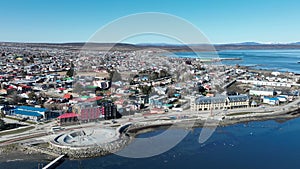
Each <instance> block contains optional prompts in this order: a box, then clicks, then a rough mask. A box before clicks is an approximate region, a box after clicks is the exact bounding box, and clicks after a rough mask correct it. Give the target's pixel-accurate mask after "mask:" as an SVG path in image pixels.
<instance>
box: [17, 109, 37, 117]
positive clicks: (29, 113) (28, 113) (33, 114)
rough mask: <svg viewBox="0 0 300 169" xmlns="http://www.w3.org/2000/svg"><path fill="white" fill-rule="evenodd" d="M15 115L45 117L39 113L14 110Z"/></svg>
mask: <svg viewBox="0 0 300 169" xmlns="http://www.w3.org/2000/svg"><path fill="white" fill-rule="evenodd" d="M14 113H15V114H20V115H25V116H35V117H41V116H43V115H41V114H39V113H37V112H32V111H23V110H18V109H16V110H14Z"/></svg>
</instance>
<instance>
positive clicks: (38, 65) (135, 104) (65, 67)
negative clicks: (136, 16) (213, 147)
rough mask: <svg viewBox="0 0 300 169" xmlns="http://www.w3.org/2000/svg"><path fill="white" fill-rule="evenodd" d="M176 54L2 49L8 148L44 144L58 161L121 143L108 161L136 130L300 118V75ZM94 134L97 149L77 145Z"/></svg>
mask: <svg viewBox="0 0 300 169" xmlns="http://www.w3.org/2000/svg"><path fill="white" fill-rule="evenodd" d="M169 53H172V52H169ZM169 53H168V52H166V51H163V50H158V49H153V48H145V49H142V50H118V49H114V48H113V47H112V48H111V49H110V50H103V49H102V50H99V49H95V47H94V48H93V49H86V48H82V47H76V46H75V47H74V46H72V45H69V46H60V45H57V46H55V45H50V46H47V45H43V46H38V45H27V46H26V45H21V44H2V45H1V47H0V55H1V61H0V70H1V74H0V82H1V89H0V108H1V120H0V129H1V131H0V144H1V145H3V146H4V145H9V144H15V143H20V144H21V145H22V146H27V147H26V149H29V148H28V145H30V146H29V147H31V148H32V147H34V146H32V145H33V144H36V142H38V143H41V142H42V143H43V144H47V145H49V147H50V148H49V147H48V150H49V149H50V152H51V153H54V154H55V153H56V154H58V155H61V154H60V153H59V152H68V153H66V154H68V155H69V156H72V154H73V156H72V157H73V158H80V157H89V155H87V154H84V155H82V154H77V155H74V152H70V151H69V149H70V147H81V146H82V147H90V146H95V147H97V146H99V145H103V144H112V142H118V143H117V145H118V146H110V147H113V148H111V149H109V150H106V151H105V152H110V151H117V148H116V147H118V148H121V147H122V145H123V144H127V143H128V142H130V141H128V140H127V139H122V140H121V143H120V140H119V139H120V138H124V137H125V136H123V135H122V133H124V131H123V130H125V129H124V128H123V127H124V126H126V125H127V126H126V127H128V126H129V125H128V123H130V125H131V126H139V125H141V126H143V127H145V126H147V125H148V126H150V127H151V125H161V124H174V123H176V122H181V121H185V120H187V121H188V120H191V119H195V120H196V121H197V120H200V121H205V120H206V119H208V118H216V119H218V120H220V123H222V121H224V124H225V125H226V122H228V121H230V119H233V120H234V119H240V118H245V119H246V120H249V119H248V118H250V117H257V118H258V119H259V118H260V117H261V116H272V115H274V114H275V115H283V114H290V113H292V112H294V111H297V110H299V95H300V75H299V74H296V73H293V72H279V71H272V70H258V69H252V68H251V67H247V66H240V65H224V64H222V60H226V59H227V60H231V59H240V58H216V57H215V56H214V57H213V58H207V57H205V56H202V54H201V52H198V53H197V54H198V55H199V57H197V58H182V57H176V56H175V57H173V55H174V53H172V55H170V54H169ZM175 54H176V53H175ZM226 120H228V121H226ZM108 127H109V128H110V129H108ZM78 128H79V129H80V130H78V131H77V130H75V129H78ZM99 128H102V129H101V130H99V131H98V129H99ZM111 128H113V129H115V128H118V132H117V133H115V130H111ZM87 133H90V135H92V134H93V136H95V137H96V138H102V139H100V140H98V142H97V144H96V145H95V143H94V142H93V141H81V142H80V143H79V142H77V141H76V137H79V136H80V137H81V136H87V135H89V134H87ZM121 135H122V136H121ZM103 137H104V138H103ZM41 138H42V139H41ZM105 138H106V139H105ZM124 140H125V141H124ZM91 142H93V144H91ZM37 147H38V148H35V149H36V150H37V151H39V150H40V149H41V147H39V146H37ZM61 149H64V150H65V151H64V150H61ZM66 149H68V151H67V150H66ZM112 149H113V150H112ZM48 150H47V151H46V150H45V151H46V152H48V153H49V151H48ZM96 150H97V149H96ZM76 151H77V150H76ZM86 151H87V150H85V152H86ZM89 151H91V152H93V151H92V150H89ZM43 152H44V151H43ZM51 153H50V154H51ZM93 154H94V155H95V154H98V155H103V154H105V153H103V151H100V150H99V151H98V150H97V152H94V153H93Z"/></svg>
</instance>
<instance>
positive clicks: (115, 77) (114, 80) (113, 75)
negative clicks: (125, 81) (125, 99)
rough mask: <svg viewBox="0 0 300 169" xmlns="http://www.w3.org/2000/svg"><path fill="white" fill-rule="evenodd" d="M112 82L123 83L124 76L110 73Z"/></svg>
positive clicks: (116, 72) (113, 72)
mask: <svg viewBox="0 0 300 169" xmlns="http://www.w3.org/2000/svg"><path fill="white" fill-rule="evenodd" d="M110 80H111V81H112V82H117V81H122V76H121V74H120V73H119V72H118V71H111V72H110Z"/></svg>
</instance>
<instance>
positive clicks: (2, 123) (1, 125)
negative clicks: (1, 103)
mask: <svg viewBox="0 0 300 169" xmlns="http://www.w3.org/2000/svg"><path fill="white" fill-rule="evenodd" d="M0 129H1V130H2V129H5V122H4V121H3V120H2V119H0Z"/></svg>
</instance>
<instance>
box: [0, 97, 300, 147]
mask: <svg viewBox="0 0 300 169" xmlns="http://www.w3.org/2000/svg"><path fill="white" fill-rule="evenodd" d="M299 103H300V97H298V98H297V99H296V100H294V101H293V102H291V103H288V104H286V105H283V106H265V107H264V108H262V107H251V108H240V109H231V110H227V111H223V110H213V112H212V114H211V112H210V111H201V112H199V111H197V112H191V111H190V110H185V111H183V112H174V111H170V112H168V113H165V114H153V115H148V116H143V115H142V114H135V115H130V116H124V117H123V118H121V119H118V120H117V121H118V124H125V123H127V122H153V121H162V120H164V119H168V118H170V117H171V116H176V117H192V116H193V117H195V116H196V117H198V119H202V120H206V119H207V118H209V117H215V118H216V119H221V118H222V117H223V116H225V115H226V114H228V113H242V112H255V113H263V112H264V114H266V112H273V113H270V115H272V114H274V113H278V114H280V113H282V111H283V110H288V109H290V108H291V107H299ZM211 115H213V116H211ZM245 116H254V115H245ZM108 122H109V124H105V123H108ZM54 125H55V122H51V123H47V124H43V125H35V128H34V129H32V130H29V131H26V132H23V133H20V134H12V135H6V136H2V137H0V142H1V141H5V140H6V141H7V142H4V143H1V144H0V145H6V144H11V143H16V142H24V141H30V140H35V141H36V140H37V137H38V139H42V140H44V141H47V140H50V139H51V138H53V137H54V135H55V134H53V133H51V127H52V126H54ZM114 125H116V124H113V123H112V122H111V121H110V120H107V121H101V122H92V123H83V124H80V125H74V126H67V127H65V130H73V129H78V128H93V127H110V126H114ZM61 132H64V131H61ZM56 134H59V132H58V133H56Z"/></svg>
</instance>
